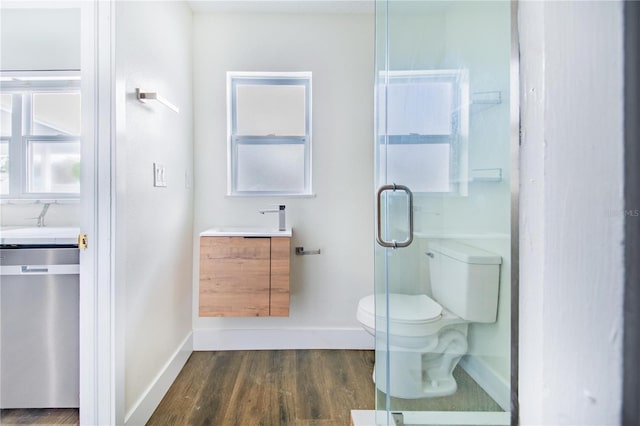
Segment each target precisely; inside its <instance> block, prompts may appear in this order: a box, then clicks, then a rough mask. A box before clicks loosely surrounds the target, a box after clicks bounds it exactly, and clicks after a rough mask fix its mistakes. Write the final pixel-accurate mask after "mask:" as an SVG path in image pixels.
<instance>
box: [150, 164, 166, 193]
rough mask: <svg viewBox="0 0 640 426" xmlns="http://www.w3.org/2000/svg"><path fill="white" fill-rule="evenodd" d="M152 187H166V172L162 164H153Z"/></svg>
mask: <svg viewBox="0 0 640 426" xmlns="http://www.w3.org/2000/svg"><path fill="white" fill-rule="evenodd" d="M153 186H157V187H165V186H167V170H166V168H165V166H164V164H160V163H153Z"/></svg>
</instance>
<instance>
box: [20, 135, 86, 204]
mask: <svg viewBox="0 0 640 426" xmlns="http://www.w3.org/2000/svg"><path fill="white" fill-rule="evenodd" d="M28 153H29V154H28V156H29V159H28V160H29V164H30V167H29V188H28V191H29V192H37V193H79V192H80V142H78V141H73V142H50V141H46V142H39V141H31V142H30V143H29V149H28Z"/></svg>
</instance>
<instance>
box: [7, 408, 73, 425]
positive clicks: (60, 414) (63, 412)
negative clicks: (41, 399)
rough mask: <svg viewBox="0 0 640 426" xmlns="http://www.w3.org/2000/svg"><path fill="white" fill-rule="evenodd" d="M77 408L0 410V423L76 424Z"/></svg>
mask: <svg viewBox="0 0 640 426" xmlns="http://www.w3.org/2000/svg"><path fill="white" fill-rule="evenodd" d="M78 423H79V421H78V409H77V408H39V409H11V410H0V425H2V426H15V425H47V426H51V425H77V424H78Z"/></svg>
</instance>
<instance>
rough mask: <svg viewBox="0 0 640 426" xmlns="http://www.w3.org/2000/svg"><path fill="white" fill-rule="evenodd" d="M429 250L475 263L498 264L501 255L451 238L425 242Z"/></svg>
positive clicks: (500, 260) (500, 261)
mask: <svg viewBox="0 0 640 426" xmlns="http://www.w3.org/2000/svg"><path fill="white" fill-rule="evenodd" d="M427 247H428V249H429V251H434V252H436V253H440V254H443V255H445V256H449V257H452V258H454V259H456V260H459V261H461V262H464V263H470V264H475V265H500V264H501V263H502V257H501V256H499V255H497V254H495V253H491V252H490V251H487V250H483V249H480V248H477V247H473V246H470V245H468V244H464V243H461V242H458V241H453V240H431V241H429V242H428V243H427Z"/></svg>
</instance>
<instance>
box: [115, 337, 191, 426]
mask: <svg viewBox="0 0 640 426" xmlns="http://www.w3.org/2000/svg"><path fill="white" fill-rule="evenodd" d="M192 352H193V333H192V332H190V333H189V334H188V335H187V337H186V338H185V339H184V340H183V341H182V343H181V344H180V346H179V347H178V349H177V350H176V351H175V352H174V353H173V355H172V356H171V358H169V360H168V361H167V363H166V364H165V365H164V368H163V369H162V370H161V371H160V372H159V373H158V375H157V376H156V377H155V378H154V380H153V381H152V382H151V384H150V385H149V387H147V389H146V390H145V392H144V393H143V394H142V396H141V397H140V399H138V401H136V403H135V404H134V405H133V407H132V408H131V410H130V411H129V412H128V413H127V414H126V415H125V418H124V423H125V425H127V426H142V425H145V424H146V423H147V421H149V419H150V418H151V415H152V414H153V412H154V411H155V409H156V408H157V407H158V404H160V401H162V398H163V397H164V395H165V394H166V393H167V391H168V390H169V387H171V384H172V383H173V382H174V380H175V379H176V377H177V376H178V373H180V370H182V367H184V365H185V363H186V362H187V360H188V359H189V356H190V355H191V353H192Z"/></svg>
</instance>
